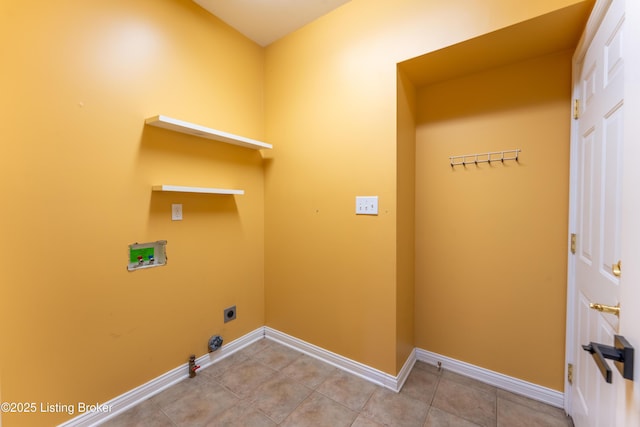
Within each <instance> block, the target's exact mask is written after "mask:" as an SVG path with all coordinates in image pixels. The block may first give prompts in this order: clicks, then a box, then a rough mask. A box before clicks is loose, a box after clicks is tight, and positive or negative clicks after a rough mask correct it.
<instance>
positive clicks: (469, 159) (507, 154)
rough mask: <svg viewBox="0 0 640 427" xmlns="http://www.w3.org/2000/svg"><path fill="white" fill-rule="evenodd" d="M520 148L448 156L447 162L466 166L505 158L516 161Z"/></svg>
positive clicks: (452, 165) (502, 160)
mask: <svg viewBox="0 0 640 427" xmlns="http://www.w3.org/2000/svg"><path fill="white" fill-rule="evenodd" d="M521 151H522V150H521V149H519V148H516V149H515V150H504V151H491V152H488V153H478V154H464V155H462V156H450V157H449V163H450V164H451V167H454V166H460V165H462V166H467V165H477V164H478V163H489V164H491V163H493V162H501V163H504V161H505V160H515V161H516V162H517V161H518V156H519V155H520V152H521Z"/></svg>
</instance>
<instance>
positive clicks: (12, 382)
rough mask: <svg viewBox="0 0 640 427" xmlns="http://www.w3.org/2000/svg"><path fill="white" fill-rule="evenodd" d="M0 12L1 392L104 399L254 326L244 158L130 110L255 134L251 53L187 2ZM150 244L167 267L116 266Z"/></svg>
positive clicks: (10, 421) (256, 177)
mask: <svg viewBox="0 0 640 427" xmlns="http://www.w3.org/2000/svg"><path fill="white" fill-rule="evenodd" d="M0 17H1V18H0V19H1V22H0V51H1V52H2V58H3V60H2V66H1V67H0V93H1V94H2V96H0V113H1V116H2V120H0V135H1V136H0V141H1V142H0V144H1V146H2V155H0V178H1V179H0V186H1V188H0V194H2V205H3V206H11V209H2V210H1V213H0V224H2V225H1V227H2V228H1V231H0V236H1V240H2V244H1V245H0V259H1V260H2V261H1V262H2V267H1V268H0V284H1V292H2V293H1V297H0V301H1V302H0V304H1V306H0V313H1V314H0V316H2V317H1V318H0V324H1V325H2V332H3V333H2V344H1V354H0V356H1V357H0V358H1V364H2V398H3V399H4V400H6V401H14V402H51V403H75V402H79V401H84V402H96V401H100V402H104V401H106V400H108V399H111V398H113V397H115V396H118V395H120V394H122V393H124V392H126V391H128V390H130V389H132V388H134V387H137V386H139V385H141V384H143V383H145V382H146V381H149V380H151V379H153V378H155V377H157V376H158V375H161V374H163V373H165V372H167V371H169V370H170V369H173V368H175V367H176V366H179V365H181V364H183V363H186V362H187V360H188V357H189V354H191V353H194V354H196V355H198V356H200V355H203V354H206V352H207V340H208V338H209V337H210V336H211V335H213V334H216V333H218V334H221V335H222V336H223V337H224V339H225V341H226V342H229V341H231V340H233V339H235V338H238V337H240V336H242V335H244V334H246V333H248V332H250V331H252V330H254V329H256V328H258V327H260V326H262V325H263V324H264V286H263V285H264V279H263V278H264V211H263V206H264V180H263V160H262V158H261V154H260V153H259V152H256V151H253V150H249V149H244V148H239V147H234V146H230V145H227V144H222V143H217V142H212V141H207V140H202V139H198V138H195V137H190V136H186V135H181V134H174V133H172V132H169V131H165V130H161V129H156V128H150V127H145V126H144V119H145V118H146V117H149V116H152V115H156V114H166V115H169V116H174V117H177V118H180V119H183V120H188V121H193V122H196V123H201V124H204V125H208V126H211V127H214V128H219V129H222V130H225V131H228V132H233V133H238V134H241V135H244V136H247V137H252V138H258V139H262V138H263V137H264V113H263V74H264V70H263V49H262V48H259V47H258V46H257V45H255V44H254V43H252V42H250V41H249V40H247V39H246V38H244V37H242V36H240V35H238V33H237V32H235V31H232V30H231V29H230V28H229V27H227V26H226V25H224V24H223V23H222V22H221V21H219V20H218V19H216V18H214V17H212V16H211V15H210V14H208V13H207V12H205V11H204V10H202V9H200V8H199V7H198V6H196V5H195V4H194V3H192V2H191V1H188V0H174V1H157V0H137V1H129V0H119V1H114V0H104V1H91V2H77V1H70V0H65V1H56V2H38V5H37V7H36V6H35V5H34V4H31V3H26V2H22V1H3V2H2V5H1V6H0ZM161 183H164V184H176V185H192V186H204V187H207V186H209V187H231V188H243V189H245V191H246V194H245V195H243V196H210V195H189V194H187V195H180V194H174V195H171V194H163V193H161V194H158V193H155V194H154V193H152V192H151V186H152V185H153V184H161ZM176 202H177V203H182V204H183V208H184V220H183V221H182V222H172V221H171V219H170V218H171V217H170V205H171V203H176ZM158 239H166V240H167V241H168V246H167V253H168V258H169V261H168V265H167V266H166V267H159V268H155V269H147V270H144V271H138V272H133V273H130V272H127V270H126V266H127V261H128V253H127V251H128V245H129V244H130V243H133V242H145V241H153V240H158ZM233 304H236V305H237V310H238V312H237V313H238V318H237V320H235V321H233V322H231V323H227V324H223V309H224V308H225V307H228V306H230V305H233ZM74 415H78V414H77V413H76V414H74ZM65 418H70V416H69V415H67V414H57V415H52V414H49V415H42V414H40V415H37V414H36V415H28V416H27V415H23V416H16V415H13V414H5V416H4V417H3V422H4V425H6V426H29V425H34V426H42V425H54V424H57V423H59V422H61V421H63V420H64V419H65Z"/></svg>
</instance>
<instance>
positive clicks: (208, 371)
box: [198, 352, 248, 378]
mask: <svg viewBox="0 0 640 427" xmlns="http://www.w3.org/2000/svg"><path fill="white" fill-rule="evenodd" d="M247 358H248V356H247V355H246V354H245V353H243V352H237V353H233V354H232V355H230V356H227V357H225V358H224V359H222V360H216V361H215V362H214V363H213V364H212V365H210V366H208V367H206V368H205V369H201V370H200V371H198V375H204V376H208V377H211V378H220V377H221V376H222V375H223V374H224V373H225V372H229V371H230V370H231V369H234V368H235V367H236V366H237V365H238V364H240V363H242V362H244V361H245V360H247Z"/></svg>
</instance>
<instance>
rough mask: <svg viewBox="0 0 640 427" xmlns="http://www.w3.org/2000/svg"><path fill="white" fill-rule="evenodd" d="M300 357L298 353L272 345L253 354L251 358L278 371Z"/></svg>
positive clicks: (284, 347) (281, 346) (300, 354)
mask: <svg viewBox="0 0 640 427" xmlns="http://www.w3.org/2000/svg"><path fill="white" fill-rule="evenodd" d="M301 356H302V353H300V352H299V351H296V350H293V349H291V348H289V347H286V346H284V345H279V344H275V343H274V344H272V345H270V346H267V347H266V348H264V349H263V350H262V351H260V352H258V353H256V354H254V355H253V356H252V357H253V358H254V359H256V360H258V361H259V362H261V363H263V364H265V365H266V366H268V367H270V368H271V369H275V370H277V371H279V370H281V369H284V368H285V367H287V366H288V365H290V364H291V363H292V362H293V361H294V360H296V359H298V358H299V357H301Z"/></svg>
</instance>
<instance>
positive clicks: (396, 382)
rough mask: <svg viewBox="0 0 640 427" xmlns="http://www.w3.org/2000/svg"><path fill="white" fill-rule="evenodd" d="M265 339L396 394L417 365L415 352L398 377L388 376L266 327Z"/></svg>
mask: <svg viewBox="0 0 640 427" xmlns="http://www.w3.org/2000/svg"><path fill="white" fill-rule="evenodd" d="M264 330H265V338H267V339H270V340H273V341H276V342H278V343H280V344H282V345H285V346H287V347H290V348H293V349H294V350H297V351H299V352H301V353H304V354H306V355H308V356H311V357H314V358H316V359H319V360H321V361H323V362H325V363H328V364H330V365H332V366H335V367H336V368H339V369H342V370H343V371H346V372H349V373H351V374H353V375H356V376H358V377H360V378H363V379H365V380H367V381H370V382H372V383H374V384H378V385H380V386H382V387H385V388H388V389H390V390H393V391H395V392H398V391H400V389H401V388H402V386H403V385H404V382H405V381H406V379H407V377H408V376H409V373H410V372H411V368H413V365H414V364H415V363H416V356H415V351H412V352H411V354H410V356H409V358H408V359H407V361H406V362H405V364H404V366H403V367H402V369H401V370H400V373H399V374H398V376H393V375H390V374H387V373H386V372H382V371H379V370H377V369H375V368H372V367H370V366H367V365H365V364H362V363H360V362H356V361H354V360H351V359H348V358H346V357H344V356H340V355H339V354H336V353H333V352H331V351H328V350H325V349H323V348H320V347H318V346H315V345H313V344H310V343H308V342H306V341H302V340H300V339H298V338H295V337H292V336H291V335H287V334H285V333H282V332H280V331H276V330H275V329H271V328H269V327H268V326H265V328H264Z"/></svg>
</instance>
